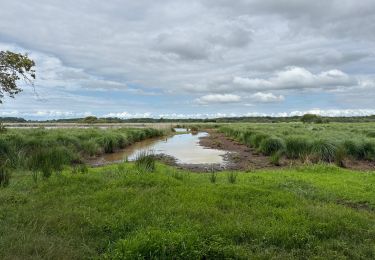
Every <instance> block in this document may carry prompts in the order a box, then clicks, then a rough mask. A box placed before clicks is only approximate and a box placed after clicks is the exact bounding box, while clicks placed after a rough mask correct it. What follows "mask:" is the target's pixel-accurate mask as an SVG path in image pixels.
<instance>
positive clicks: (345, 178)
mask: <svg viewBox="0 0 375 260" xmlns="http://www.w3.org/2000/svg"><path fill="white" fill-rule="evenodd" d="M211 175H212V174H201V173H189V172H185V171H178V170H176V169H174V168H171V167H167V166H164V165H161V164H157V166H156V170H155V172H152V173H151V172H148V173H147V172H143V173H142V172H139V171H138V170H137V169H136V168H135V164H132V163H125V164H121V165H120V166H119V165H113V166H106V167H102V168H91V169H89V171H88V173H86V174H79V173H76V174H74V173H72V171H71V170H69V169H66V170H64V171H63V172H62V173H61V174H55V175H53V176H51V177H50V178H49V179H47V180H43V181H39V182H37V183H34V181H33V180H32V178H31V176H30V174H25V172H17V173H14V174H13V178H12V182H11V184H10V185H9V186H8V187H7V188H5V189H1V190H0V194H1V196H0V221H1V225H0V248H1V250H0V258H1V259H30V258H49V259H87V258H108V259H202V258H206V259H223V258H237V259H249V258H256V259H270V258H277V259H306V258H315V259H374V258H375V173H374V172H372V173H370V172H369V173H365V172H352V171H348V170H344V169H340V168H336V167H334V166H326V165H315V166H310V167H305V168H297V169H284V170H280V171H259V172H249V173H244V172H238V173H228V172H222V173H217V175H216V176H215V177H216V178H212V176H211Z"/></svg>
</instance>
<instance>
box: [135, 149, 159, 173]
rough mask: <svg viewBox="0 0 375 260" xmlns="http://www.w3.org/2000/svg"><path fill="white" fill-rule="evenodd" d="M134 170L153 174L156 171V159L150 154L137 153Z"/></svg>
mask: <svg viewBox="0 0 375 260" xmlns="http://www.w3.org/2000/svg"><path fill="white" fill-rule="evenodd" d="M135 166H136V168H137V169H138V170H139V171H140V172H143V173H148V172H154V171H155V169H156V159H155V156H154V154H153V153H152V152H150V151H142V152H139V153H138V154H137V156H136V159H135Z"/></svg>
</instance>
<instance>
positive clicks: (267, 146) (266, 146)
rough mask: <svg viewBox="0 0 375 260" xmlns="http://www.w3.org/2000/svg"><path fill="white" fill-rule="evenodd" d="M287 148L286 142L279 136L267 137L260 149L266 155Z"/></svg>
mask: <svg viewBox="0 0 375 260" xmlns="http://www.w3.org/2000/svg"><path fill="white" fill-rule="evenodd" d="M284 149H285V143H284V141H283V140H282V139H280V138H277V137H270V138H265V139H263V140H262V142H261V143H260V146H259V151H260V152H261V153H263V154H264V155H271V154H274V153H276V152H278V151H281V150H284Z"/></svg>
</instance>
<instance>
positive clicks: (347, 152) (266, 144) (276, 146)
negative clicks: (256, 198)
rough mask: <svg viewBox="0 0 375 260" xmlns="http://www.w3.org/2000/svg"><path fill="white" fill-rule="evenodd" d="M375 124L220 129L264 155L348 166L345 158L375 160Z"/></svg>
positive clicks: (254, 126)
mask: <svg viewBox="0 0 375 260" xmlns="http://www.w3.org/2000/svg"><path fill="white" fill-rule="evenodd" d="M374 127H375V124H374V123H362V124H359V123H358V124H344V123H330V124H302V123H277V124H234V125H230V126H229V125H227V126H222V127H220V128H219V129H220V131H221V132H223V133H225V134H226V135H227V136H230V137H232V138H234V139H236V140H237V141H239V142H241V143H243V144H246V145H248V146H249V147H252V148H255V149H257V150H258V151H259V152H261V153H263V154H264V155H270V156H273V157H274V158H275V157H280V156H286V157H287V158H289V159H301V160H302V161H308V162H321V161H324V162H331V163H336V164H337V165H339V166H344V160H345V159H352V160H367V161H375V130H374Z"/></svg>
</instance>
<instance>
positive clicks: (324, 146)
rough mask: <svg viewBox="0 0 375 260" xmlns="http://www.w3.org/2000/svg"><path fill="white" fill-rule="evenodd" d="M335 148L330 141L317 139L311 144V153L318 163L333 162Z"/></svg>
mask: <svg viewBox="0 0 375 260" xmlns="http://www.w3.org/2000/svg"><path fill="white" fill-rule="evenodd" d="M336 150H337V146H336V145H335V144H334V143H333V142H332V141H330V140H323V139H319V140H316V141H314V142H313V143H312V146H311V153H312V155H313V156H315V158H317V159H318V160H319V161H324V162H329V163H331V162H334V161H335V155H336Z"/></svg>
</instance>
